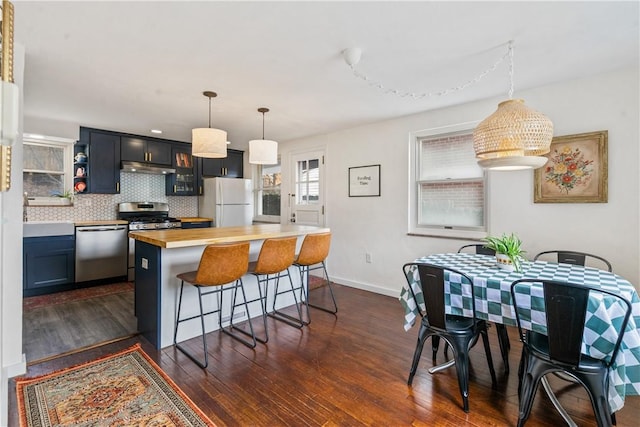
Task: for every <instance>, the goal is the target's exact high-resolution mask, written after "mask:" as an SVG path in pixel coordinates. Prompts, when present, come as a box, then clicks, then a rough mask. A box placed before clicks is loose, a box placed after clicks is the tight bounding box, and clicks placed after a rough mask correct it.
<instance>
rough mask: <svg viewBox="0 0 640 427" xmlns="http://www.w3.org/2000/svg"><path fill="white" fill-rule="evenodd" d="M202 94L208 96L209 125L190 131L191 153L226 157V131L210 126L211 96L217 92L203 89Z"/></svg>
mask: <svg viewBox="0 0 640 427" xmlns="http://www.w3.org/2000/svg"><path fill="white" fill-rule="evenodd" d="M202 94H203V95H204V96H206V97H207V98H209V127H208V128H196V129H193V130H192V131H191V135H192V140H191V154H193V155H194V156H196V157H208V158H211V159H221V158H224V157H227V132H225V131H223V130H220V129H213V128H212V127H211V98H215V97H216V96H218V94H217V93H215V92H211V91H205V92H202Z"/></svg>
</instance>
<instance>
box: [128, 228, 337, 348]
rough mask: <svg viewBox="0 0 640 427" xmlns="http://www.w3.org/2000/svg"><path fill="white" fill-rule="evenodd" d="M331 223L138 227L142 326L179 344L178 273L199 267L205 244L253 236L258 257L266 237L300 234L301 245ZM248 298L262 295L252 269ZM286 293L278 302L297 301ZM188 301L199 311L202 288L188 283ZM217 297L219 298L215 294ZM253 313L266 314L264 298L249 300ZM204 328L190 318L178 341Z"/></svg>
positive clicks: (211, 325) (148, 334)
mask: <svg viewBox="0 0 640 427" xmlns="http://www.w3.org/2000/svg"><path fill="white" fill-rule="evenodd" d="M328 231H329V229H328V228H324V227H313V226H305V225H292V224H287V225H281V224H259V225H249V226H241V227H220V228H196V229H185V230H182V229H167V230H155V231H132V232H130V233H129V236H130V237H131V238H133V239H135V315H136V317H137V319H138V331H139V332H140V333H142V334H143V335H144V337H145V338H147V339H148V340H149V341H150V342H151V343H153V344H154V345H155V346H156V348H164V347H167V346H170V345H172V344H173V333H174V327H175V320H176V313H177V310H178V297H179V293H180V281H179V280H178V279H177V278H176V275H177V274H179V273H183V272H185V271H190V270H196V269H197V268H198V263H199V261H200V257H201V255H202V252H203V251H204V248H205V247H206V246H207V245H211V244H217V243H233V242H246V241H249V242H251V249H250V259H251V260H255V259H256V258H257V257H258V254H259V252H260V247H261V246H262V241H263V240H264V239H268V238H277V237H290V236H296V237H298V249H299V247H300V245H301V244H302V240H303V239H304V236H305V235H307V234H312V233H325V232H328ZM291 277H292V279H293V280H294V284H295V283H296V282H297V283H299V280H300V279H299V275H298V274H297V272H296V271H293V270H292V271H291ZM243 280H244V285H245V290H246V293H247V298H248V299H249V300H252V299H255V298H257V296H258V285H257V282H256V279H255V278H254V277H253V276H252V275H247V276H245V277H244V278H243ZM287 297H289V295H283V297H282V298H278V302H279V303H280V301H281V300H282V304H278V306H279V307H278V308H280V307H283V306H287V305H290V304H292V303H293V298H291V297H289V298H287ZM182 298H183V301H182V304H183V305H182V307H183V310H184V315H185V317H188V316H191V315H195V314H196V313H197V311H198V297H197V291H196V289H195V288H194V287H192V286H188V287H185V289H184V293H183V297H182ZM211 300H213V298H211ZM213 304H214V302H213V301H205V306H204V311H205V312H208V311H210V310H211V309H212V308H213V307H214V305H213ZM223 308H224V309H223V314H222V315H223V319H224V317H225V316H226V317H228V316H229V304H228V303H227V302H225V307H223ZM249 310H250V315H251V317H256V316H259V315H261V311H260V306H259V304H258V303H257V302H256V303H253V304H250V305H249ZM246 315H247V314H246V313H236V315H235V316H234V320H240V321H242V318H243V317H244V318H246ZM215 317H216V316H207V317H206V318H205V327H206V332H210V331H213V330H216V329H217V328H218V323H217V320H216V319H215ZM199 334H200V323H199V320H197V319H196V320H193V321H190V322H186V323H184V327H182V326H181V328H180V334H179V336H178V341H184V340H187V339H190V338H193V337H195V336H198V335H199Z"/></svg>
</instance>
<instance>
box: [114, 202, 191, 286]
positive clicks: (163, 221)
mask: <svg viewBox="0 0 640 427" xmlns="http://www.w3.org/2000/svg"><path fill="white" fill-rule="evenodd" d="M118 219H121V220H125V221H127V222H128V223H129V231H134V230H135V231H152V230H164V229H169V228H182V223H181V222H180V220H179V219H177V218H172V217H170V216H169V205H168V204H167V203H163V202H126V203H119V204H118ZM134 250H135V241H134V240H133V239H131V238H129V261H128V263H127V278H128V280H134V278H135V252H134Z"/></svg>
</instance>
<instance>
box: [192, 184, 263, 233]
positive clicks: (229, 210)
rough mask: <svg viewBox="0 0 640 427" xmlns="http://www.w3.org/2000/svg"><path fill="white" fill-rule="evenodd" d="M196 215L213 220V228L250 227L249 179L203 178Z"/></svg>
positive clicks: (251, 219)
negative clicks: (202, 190)
mask: <svg viewBox="0 0 640 427" xmlns="http://www.w3.org/2000/svg"><path fill="white" fill-rule="evenodd" d="M198 215H199V216H200V217H203V218H213V224H214V227H233V226H238V225H251V222H252V221H253V189H252V187H251V180H250V179H240V178H205V179H204V195H203V196H200V197H198Z"/></svg>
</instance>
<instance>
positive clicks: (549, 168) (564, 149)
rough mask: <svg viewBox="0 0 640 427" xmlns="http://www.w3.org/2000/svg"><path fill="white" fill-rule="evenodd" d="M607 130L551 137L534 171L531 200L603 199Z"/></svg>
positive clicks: (602, 200) (606, 183) (598, 201)
mask: <svg viewBox="0 0 640 427" xmlns="http://www.w3.org/2000/svg"><path fill="white" fill-rule="evenodd" d="M607 143H608V132H607V131H606V130H604V131H598V132H589V133H581V134H577V135H567V136H558V137H555V138H553V141H552V142H551V149H550V151H549V153H548V154H547V155H546V157H547V158H548V159H549V160H548V161H547V163H546V164H545V165H544V166H543V167H541V168H539V169H536V170H535V172H534V180H533V181H534V190H533V194H534V196H533V201H534V203H606V202H607V185H608V182H607Z"/></svg>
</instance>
